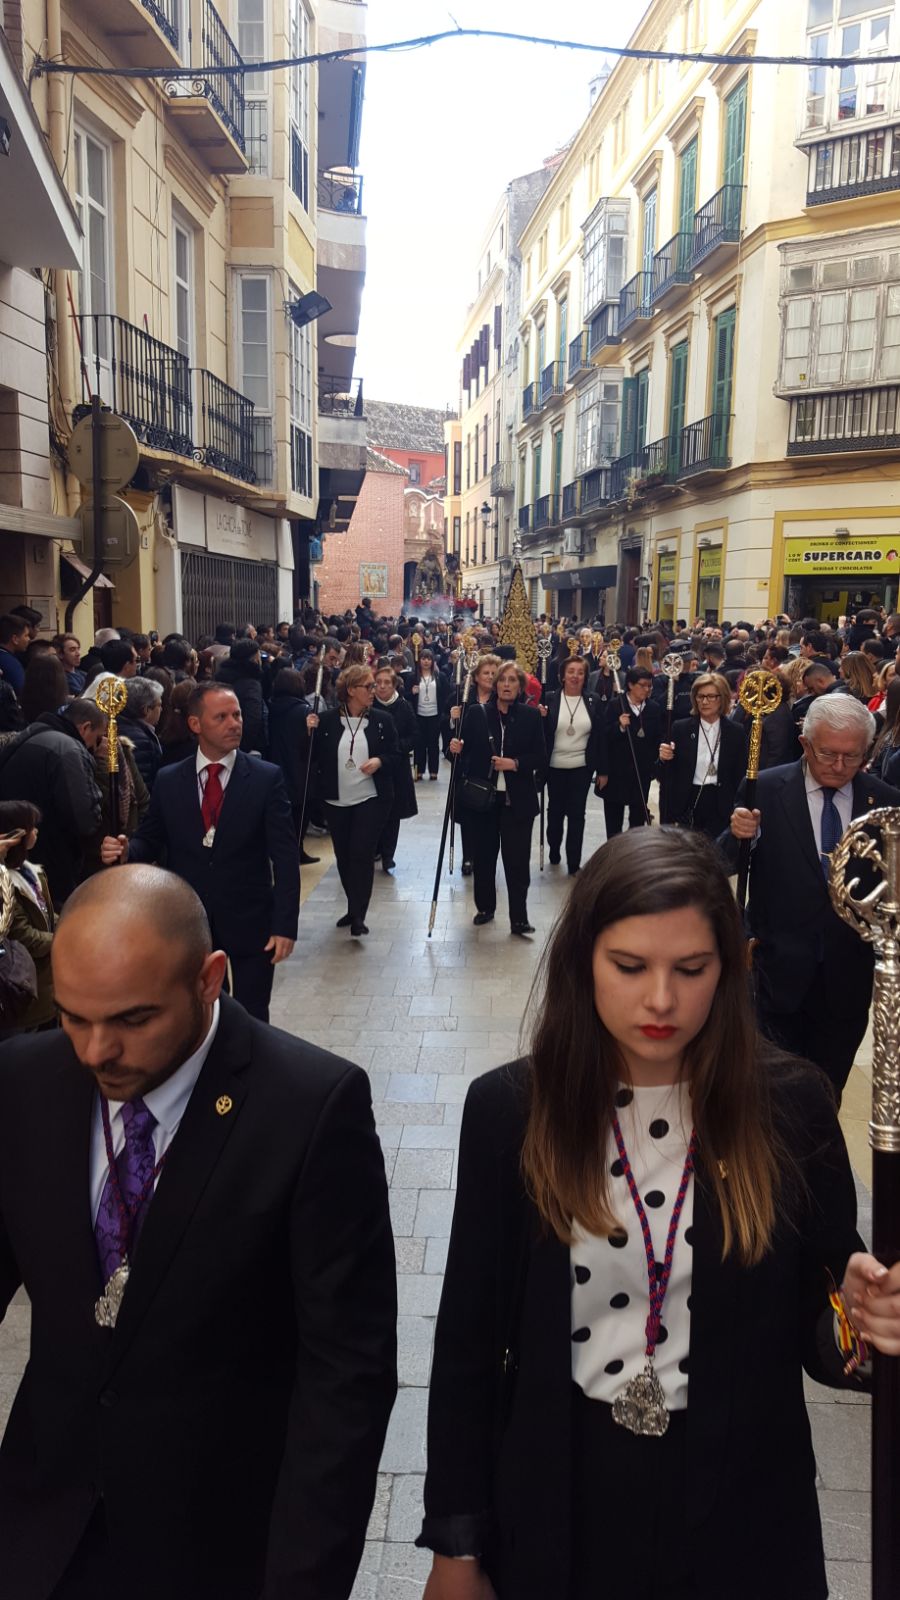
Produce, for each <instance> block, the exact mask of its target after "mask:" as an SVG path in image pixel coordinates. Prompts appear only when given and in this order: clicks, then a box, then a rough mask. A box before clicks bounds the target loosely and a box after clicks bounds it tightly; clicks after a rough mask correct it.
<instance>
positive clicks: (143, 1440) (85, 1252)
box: [0, 866, 396, 1600]
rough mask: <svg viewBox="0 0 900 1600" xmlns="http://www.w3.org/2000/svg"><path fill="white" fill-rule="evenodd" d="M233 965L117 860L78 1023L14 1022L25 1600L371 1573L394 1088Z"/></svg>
mask: <svg viewBox="0 0 900 1600" xmlns="http://www.w3.org/2000/svg"><path fill="white" fill-rule="evenodd" d="M225 963H226V958H225V955H224V952H222V951H213V948H212V941H211V939H210V935H209V926H208V924H207V922H206V918H205V916H204V913H203V908H202V906H201V905H200V902H199V901H198V899H197V897H196V896H195V894H194V893H193V891H192V890H191V889H190V888H189V887H188V885H187V884H186V883H184V882H183V881H182V880H181V879H179V878H177V877H175V876H174V875H173V874H171V873H168V872H163V871H161V870H160V869H159V868H157V867H146V866H133V867H123V868H122V869H120V870H119V871H118V872H115V873H101V874H98V875H97V876H95V877H93V878H91V879H89V880H88V882H87V883H85V884H83V885H82V886H81V888H80V889H78V890H77V891H76V892H75V894H74V895H73V896H72V897H71V898H70V900H69V901H68V903H67V905H66V908H65V911H64V914H63V917H62V919H61V922H60V925H59V929H58V931H57V933H56V935H55V938H54V946H53V977H54V986H55V991H56V998H57V1001H58V1004H59V1008H60V1014H61V1019H62V1030H63V1031H62V1032H57V1033H54V1034H41V1035H35V1036H32V1037H31V1038H22V1039H17V1040H15V1041H13V1042H11V1043H8V1044H6V1045H5V1046H4V1052H3V1062H2V1066H0V1317H2V1316H3V1315H4V1314H5V1311H6V1308H7V1306H8V1305H9V1303H10V1301H11V1300H12V1297H13V1295H14V1294H15V1293H16V1291H17V1290H18V1289H19V1287H20V1285H24V1287H25V1289H26V1291H27V1293H28V1296H29V1298H30V1301H31V1307H32V1337H31V1359H30V1361H29V1364H28V1368H27V1371H26V1373H25V1376H24V1378H23V1379H22V1383H21V1386H20V1388H19V1392H18V1395H17V1397H16V1400H15V1403H14V1405H13V1410H12V1415H11V1417H10V1421H9V1425H8V1427H7V1430H6V1435H5V1437H4V1440H3V1444H2V1447H0V1551H2V1558H0V1570H2V1577H0V1592H2V1595H3V1600H123V1597H124V1596H127V1597H128V1600H163V1597H165V1600H294V1597H299V1596H303V1600H347V1596H349V1594H350V1590H351V1588H352V1585H353V1580H354V1575H355V1572H356V1568H357V1565H358V1562H359V1558H360V1555H361V1552H362V1549H363V1542H364V1539H365V1532H366V1525H367V1519H368V1516H369V1513H370V1510H371V1505H372V1500H373V1496H374V1490H375V1483H376V1473H377V1467H378V1461H379V1457H380V1452H381V1448H382V1444H383V1440H384V1433H385V1429H386V1426H387V1420H388V1415H389V1413H390V1409H391V1404H392V1401H393V1398H394V1393H395V1387H396V1374H395V1354H396V1347H395V1311H396V1294H395V1279H394V1259H393V1247H392V1240H391V1230H390V1221H389V1214H388V1197H387V1189H386V1185H385V1179H384V1164H383V1160H382V1155H381V1149H380V1147H379V1143H378V1139H377V1136H376V1132H375V1127H374V1124H373V1120H372V1109H371V1099H370V1094H369V1086H368V1083H367V1080H366V1077H365V1075H364V1074H363V1073H362V1072H361V1071H359V1069H358V1068H356V1067H354V1066H352V1065H350V1064H349V1063H348V1062H346V1061H340V1060H338V1059H337V1058H336V1057H334V1056H331V1055H329V1054H327V1053H326V1052H325V1051H322V1050H319V1049H316V1048H315V1047H314V1046H312V1045H308V1044H305V1043H304V1042H302V1041H301V1040H298V1039H294V1038H292V1037H289V1036H288V1035H287V1034H284V1033H281V1032H279V1031H277V1030H276V1029H274V1028H268V1027H266V1026H264V1025H263V1024H262V1023H259V1022H257V1021H255V1020H253V1019H252V1018H250V1017H248V1015H247V1013H246V1012H245V1011H244V1010H242V1008H241V1007H240V1006H238V1005H236V1004H235V1003H234V1001H231V1000H229V999H228V998H227V997H226V998H222V999H220V998H219V995H220V990H221V987H222V980H223V977H224V973H225ZM109 1151H111V1153H112V1154H111V1156H110V1155H109V1154H108V1152H109ZM120 1201H121V1204H120ZM129 1213H130V1219H131V1220H129ZM126 1264H127V1270H123V1269H124V1268H125V1267H126ZM104 1319H105V1321H104ZM110 1324H111V1325H110Z"/></svg>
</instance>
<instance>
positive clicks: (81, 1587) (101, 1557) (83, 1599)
mask: <svg viewBox="0 0 900 1600" xmlns="http://www.w3.org/2000/svg"><path fill="white" fill-rule="evenodd" d="M120 1578H121V1574H120ZM115 1579H116V1574H115V1573H114V1572H113V1570H112V1566H111V1562H110V1553H109V1537H108V1535H107V1531H106V1514H105V1512H104V1509H103V1505H102V1503H101V1504H100V1505H98V1506H97V1508H96V1510H95V1511H94V1514H93V1516H92V1517H91V1520H90V1522H89V1523H88V1525H87V1527H86V1528H85V1530H84V1533H83V1535H82V1538H81V1543H80V1544H79V1545H78V1548H77V1549H76V1551H75V1554H74V1555H73V1557H72V1559H71V1561H70V1562H69V1565H68V1566H67V1567H66V1570H65V1572H64V1573H63V1575H62V1577H61V1578H60V1580H59V1583H58V1584H57V1585H56V1588H55V1589H53V1590H52V1591H51V1594H50V1600H114V1597H113V1583H114V1581H115Z"/></svg>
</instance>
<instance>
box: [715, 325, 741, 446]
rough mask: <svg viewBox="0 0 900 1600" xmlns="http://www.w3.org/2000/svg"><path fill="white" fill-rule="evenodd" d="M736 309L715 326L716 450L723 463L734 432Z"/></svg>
mask: <svg viewBox="0 0 900 1600" xmlns="http://www.w3.org/2000/svg"><path fill="white" fill-rule="evenodd" d="M736 315H737V314H736V312H735V309H734V306H731V308H730V309H729V310H728V311H723V312H722V314H721V316H718V317H716V320H715V322H714V323H713V372H712V380H713V381H712V417H713V425H712V446H713V454H714V456H715V457H716V458H718V459H721V458H722V457H723V456H725V455H727V453H728V436H729V433H730V431H731V400H732V386H733V383H734V326H735V319H736Z"/></svg>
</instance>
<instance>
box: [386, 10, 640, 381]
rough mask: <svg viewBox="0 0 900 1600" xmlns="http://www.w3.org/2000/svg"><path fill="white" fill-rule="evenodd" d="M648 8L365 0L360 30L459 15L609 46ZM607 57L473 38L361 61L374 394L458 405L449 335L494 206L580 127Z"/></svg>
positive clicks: (418, 28)
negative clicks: (364, 64)
mask: <svg viewBox="0 0 900 1600" xmlns="http://www.w3.org/2000/svg"><path fill="white" fill-rule="evenodd" d="M643 9H644V7H643V5H642V4H640V0H622V3H621V4H618V5H616V6H615V7H613V6H609V7H607V6H603V7H602V8H601V7H598V6H597V5H596V4H591V3H590V0H554V3H553V4H552V5H548V4H547V0H516V3H515V4H514V5H513V4H512V3H511V0H370V4H369V11H368V17H369V21H368V27H369V39H370V42H372V43H382V42H386V41H388V40H393V39H404V38H412V37H415V36H418V35H421V34H425V33H433V32H436V31H438V30H440V29H442V28H446V27H448V26H453V24H454V23H458V24H459V26H460V27H480V28H507V29H513V30H514V31H515V32H519V33H535V34H540V35H542V36H544V35H546V34H548V33H551V32H552V33H553V34H554V35H555V36H556V37H559V38H570V39H592V40H594V41H596V42H602V43H607V42H608V43H612V44H616V43H623V42H624V41H625V39H626V38H627V36H628V34H629V33H630V32H631V30H632V28H633V26H634V23H635V22H636V20H637V19H638V17H639V16H640V14H641V12H642V10H643ZM451 12H452V18H451V15H450V14H451ZM604 13H606V19H605V18H604ZM602 62H603V57H602V56H597V55H593V54H590V53H588V52H579V51H570V50H559V51H554V50H549V49H546V48H541V47H539V46H536V45H519V44H508V43H504V42H500V41H487V40H480V39H460V40H452V39H451V40H448V41H447V42H446V43H444V44H439V45H432V46H430V47H429V48H428V49H426V50H418V51H412V52H409V53H403V54H398V55H394V56H370V57H369V60H368V66H367V68H366V99H365V107H364V111H363V134H362V149H361V154H360V166H361V169H362V172H363V174H364V176H365V191H364V192H365V208H366V216H367V218H368V231H367V245H368V269H367V277H366V287H365V293H364V295H363V308H362V324H361V327H360V336H359V347H358V356H357V361H356V371H357V373H358V374H360V375H361V376H362V378H363V380H364V382H365V387H366V392H367V393H368V394H369V395H371V397H372V398H373V399H377V400H393V401H407V402H409V403H410V404H415V405H430V406H440V407H443V406H444V405H447V404H449V405H451V406H452V407H453V408H454V409H455V408H456V406H457V404H458V400H459V395H458V383H459V380H458V372H457V367H458V362H457V359H456V341H457V339H458V338H459V337H460V335H461V333H462V325H463V321H464V318H465V313H466V307H467V305H468V304H469V303H470V301H471V300H472V299H473V298H474V295H475V289H476V274H477V268H478V251H479V247H480V243H481V238H482V234H483V232H484V229H485V228H486V226H487V222H488V219H489V217H490V213H491V211H492V210H493V207H494V205H495V204H496V202H497V200H498V199H499V197H500V195H501V193H502V191H503V189H504V188H505V187H506V185H507V183H508V182H509V180H510V179H511V178H514V177H516V176H517V175H518V174H519V173H523V172H531V171H533V170H534V169H535V168H536V167H539V166H540V165H541V163H542V161H543V160H544V158H545V156H548V155H551V154H552V153H553V151H554V150H556V149H558V148H559V146H560V145H562V144H564V143H566V142H567V141H568V139H569V138H571V136H572V134H573V133H574V132H575V131H576V130H577V128H578V127H580V125H581V122H582V121H583V119H584V117H585V115H586V113H587V109H588V105H589V92H588V85H589V83H590V80H591V78H592V77H593V76H594V75H595V74H596V73H597V71H598V70H599V68H600V66H601V65H602Z"/></svg>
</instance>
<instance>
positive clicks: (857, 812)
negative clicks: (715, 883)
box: [718, 761, 900, 1017]
mask: <svg viewBox="0 0 900 1600" xmlns="http://www.w3.org/2000/svg"><path fill="white" fill-rule="evenodd" d="M803 773H804V764H803V762H802V761H794V762H792V763H791V764H790V765H789V766H785V767H771V768H770V769H769V770H768V772H761V773H760V774H759V777H758V779H757V784H756V809H757V810H758V811H759V812H760V813H761V832H760V835H759V838H758V839H757V841H756V843H755V845H754V847H753V850H752V852H751V856H750V898H749V902H748V906H747V920H748V924H749V927H750V931H751V933H752V934H753V936H754V938H755V939H757V940H758V941H759V942H758V944H757V946H756V950H755V952H754V970H755V972H756V978H757V985H758V998H759V1003H760V1005H761V1006H762V1007H763V1009H765V1010H770V1011H776V1012H784V1013H785V1014H788V1015H789V1014H790V1013H792V1012H794V1011H799V1010H800V1008H801V1007H802V1005H803V1002H804V999H805V996H806V994H807V992H808V991H809V989H810V987H811V986H812V984H813V982H814V981H815V979H816V978H817V977H819V976H821V975H822V973H823V972H824V975H825V977H826V980H831V981H830V996H831V1006H832V1009H833V1011H834V1014H835V1015H836V1016H847V1017H851V1016H858V1015H859V1014H860V1013H865V1012H866V1011H868V1008H869V1002H870V1000H871V997H872V970H873V956H872V947H871V945H869V944H866V943H865V942H864V941H863V940H862V939H860V937H859V935H858V934H856V933H854V932H853V929H852V928H849V927H847V925H846V923H844V922H842V921H841V919H840V917H838V916H837V914H836V913H835V912H834V911H832V909H831V901H830V899H829V896H828V886H827V884H826V882H825V874H824V873H823V871H822V863H821V861H820V859H819V853H818V849H817V846H816V841H815V837H814V835H813V828H812V822H811V820H810V815H809V805H808V803H807V798H806V786H805V782H804V776H803ZM744 804H745V799H744V785H743V784H742V785H741V787H740V788H739V789H738V792H737V795H736V797H735V805H736V806H742V805H744ZM896 805H900V792H898V790H896V789H891V788H889V787H888V785H887V784H886V783H882V782H881V780H880V779H878V778H873V777H872V775H871V774H870V773H868V772H861V773H858V774H857V776H856V777H855V778H854V780H853V815H854V817H858V816H861V815H862V814H863V813H864V812H866V811H873V810H874V809H875V808H876V807H877V806H896ZM718 843H719V847H720V849H722V850H723V852H724V854H725V856H726V858H727V860H728V861H729V863H730V865H731V867H732V870H736V869H737V861H738V854H739V843H738V840H737V839H735V838H734V837H733V835H732V834H731V832H730V831H728V832H726V833H723V834H722V835H721V837H720V838H719V841H718Z"/></svg>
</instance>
